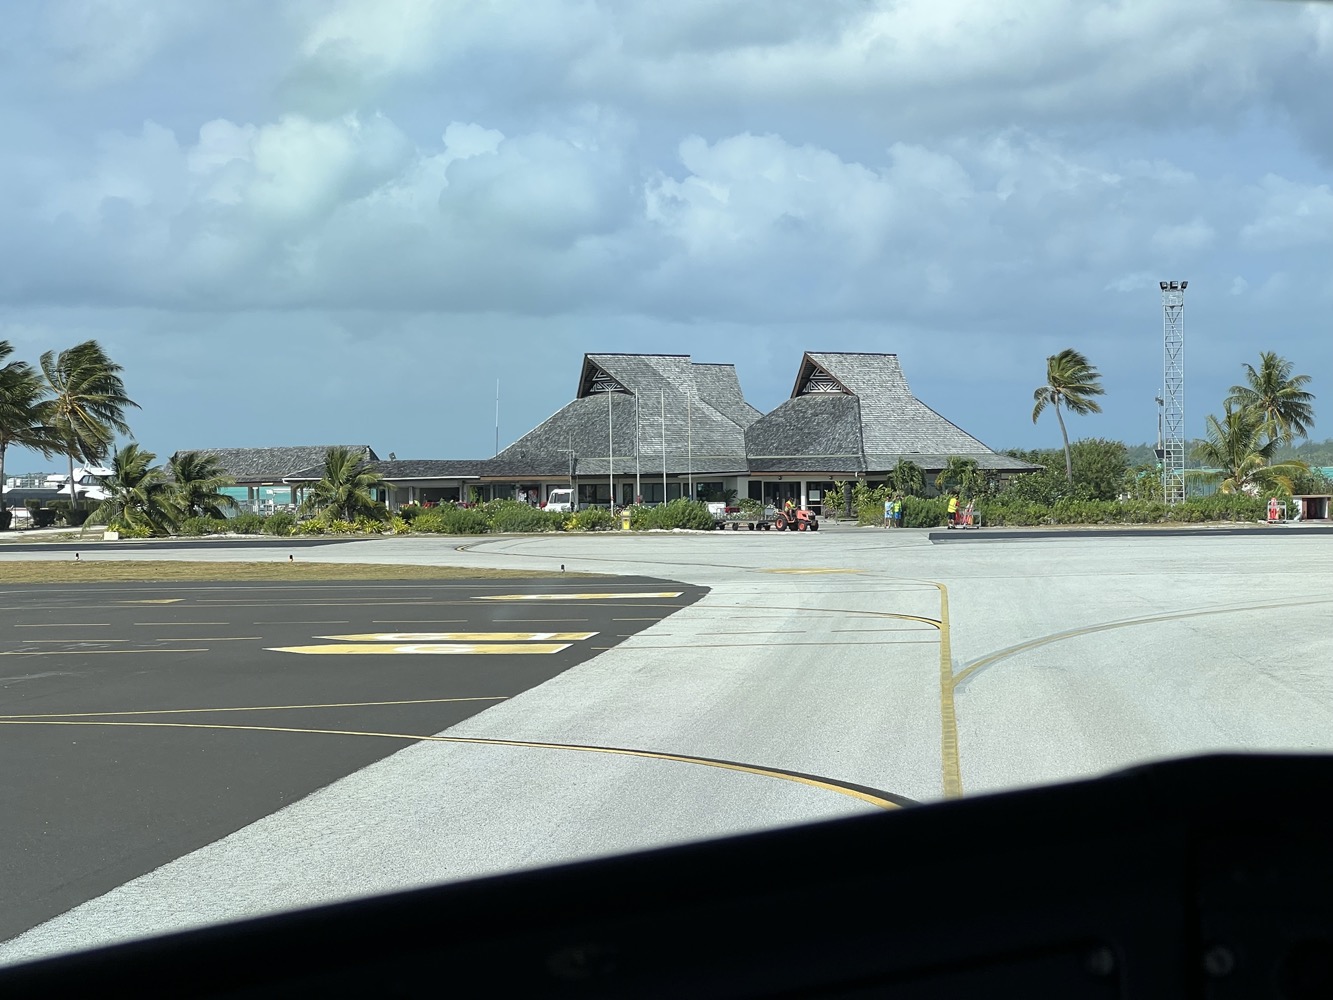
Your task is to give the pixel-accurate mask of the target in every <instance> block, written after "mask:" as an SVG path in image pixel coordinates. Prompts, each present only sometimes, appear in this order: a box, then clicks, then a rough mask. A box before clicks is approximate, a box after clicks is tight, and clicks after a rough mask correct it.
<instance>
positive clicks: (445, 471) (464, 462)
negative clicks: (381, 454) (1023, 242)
mask: <svg viewBox="0 0 1333 1000" xmlns="http://www.w3.org/2000/svg"><path fill="white" fill-rule="evenodd" d="M489 461H490V459H486V458H482V459H476V460H469V459H452V458H451V459H432V458H423V459H410V458H399V459H390V460H388V461H372V462H371V463H370V467H371V468H372V469H374V470H375V471H376V472H378V473H379V474H380V475H381V476H383V477H384V478H385V480H387V481H388V482H391V483H394V482H398V481H400V480H401V481H403V482H407V481H409V480H413V479H475V478H477V477H478V476H480V475H483V474H484V470H485V467H486V464H487V463H488V462H489ZM323 478H324V463H323V461H321V462H320V463H319V464H318V465H313V466H311V467H310V468H308V469H302V470H301V471H300V472H294V473H292V474H291V475H290V476H284V477H283V480H284V482H289V483H292V482H305V481H307V480H309V481H314V482H318V481H319V480H320V479H323Z"/></svg>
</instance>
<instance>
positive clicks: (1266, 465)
mask: <svg viewBox="0 0 1333 1000" xmlns="http://www.w3.org/2000/svg"><path fill="white" fill-rule="evenodd" d="M1205 434H1206V435H1207V436H1206V438H1205V440H1203V441H1201V442H1199V444H1197V445H1196V446H1195V448H1194V451H1193V452H1192V456H1191V457H1192V458H1193V459H1194V460H1195V461H1196V462H1199V463H1200V464H1202V465H1206V466H1210V467H1211V468H1212V469H1214V470H1217V471H1210V472H1193V473H1191V475H1193V476H1195V477H1196V478H1203V479H1208V480H1211V481H1213V482H1216V483H1218V489H1219V490H1221V491H1222V492H1223V493H1249V494H1251V495H1258V493H1259V492H1260V491H1261V490H1271V489H1273V488H1275V487H1279V486H1280V487H1281V488H1282V489H1283V490H1284V491H1286V492H1287V493H1290V492H1292V481H1291V477H1292V476H1293V475H1296V474H1297V473H1300V472H1308V471H1309V468H1310V467H1309V466H1308V465H1306V464H1305V463H1304V462H1295V461H1293V462H1280V463H1278V464H1277V465H1272V464H1270V463H1271V462H1272V459H1273V453H1274V452H1275V451H1276V450H1277V444H1278V443H1277V441H1275V440H1273V439H1272V438H1268V439H1267V440H1265V437H1266V436H1267V421H1266V419H1265V417H1264V414H1263V413H1262V411H1260V410H1257V409H1254V408H1251V407H1245V406H1242V407H1233V406H1231V405H1230V404H1228V405H1227V406H1226V408H1225V409H1224V410H1223V413H1222V419H1221V420H1218V419H1217V417H1215V416H1213V415H1212V414H1209V416H1208V421H1207V426H1206V428H1205Z"/></svg>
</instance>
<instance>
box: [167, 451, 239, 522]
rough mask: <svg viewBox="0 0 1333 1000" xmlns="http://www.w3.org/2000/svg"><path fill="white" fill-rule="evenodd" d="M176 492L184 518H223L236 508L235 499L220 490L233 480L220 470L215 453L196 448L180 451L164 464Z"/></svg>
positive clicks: (230, 484) (220, 466)
mask: <svg viewBox="0 0 1333 1000" xmlns="http://www.w3.org/2000/svg"><path fill="white" fill-rule="evenodd" d="M168 465H169V466H170V469H171V479H172V483H173V486H174V489H175V492H176V502H177V503H178V504H179V505H180V507H181V509H182V510H183V511H185V515H186V516H187V517H215V518H222V517H226V512H227V511H229V510H235V509H236V500H235V498H233V497H230V496H228V495H227V494H225V493H223V492H221V491H222V488H223V487H224V486H232V485H234V484H235V482H236V480H234V479H232V478H231V477H230V476H228V475H227V474H226V473H224V472H223V471H222V465H221V463H220V462H219V461H218V457H217V456H216V455H210V454H208V453H206V452H200V451H182V452H177V453H176V454H175V455H172V456H171V460H170V462H169V463H168Z"/></svg>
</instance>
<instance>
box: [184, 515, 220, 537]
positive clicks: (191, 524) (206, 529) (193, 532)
mask: <svg viewBox="0 0 1333 1000" xmlns="http://www.w3.org/2000/svg"><path fill="white" fill-rule="evenodd" d="M226 530H227V526H226V524H225V523H224V522H221V521H215V520H214V519H213V518H211V517H187V518H185V520H183V521H181V523H180V525H179V526H178V527H177V528H176V534H178V535H188V536H190V537H191V538H197V537H199V536H200V535H216V534H219V533H221V532H224V531H226Z"/></svg>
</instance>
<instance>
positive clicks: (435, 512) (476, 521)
mask: <svg viewBox="0 0 1333 1000" xmlns="http://www.w3.org/2000/svg"><path fill="white" fill-rule="evenodd" d="M487 529H488V525H487V523H486V514H485V512H484V511H483V510H482V509H481V508H480V507H455V506H453V505H452V504H449V505H446V506H443V507H432V508H431V509H430V510H423V511H422V512H421V513H420V514H418V515H417V517H416V518H415V519H414V520H413V521H412V530H413V531H423V532H429V533H431V534H438V535H484V534H485V533H486V531H487Z"/></svg>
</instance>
